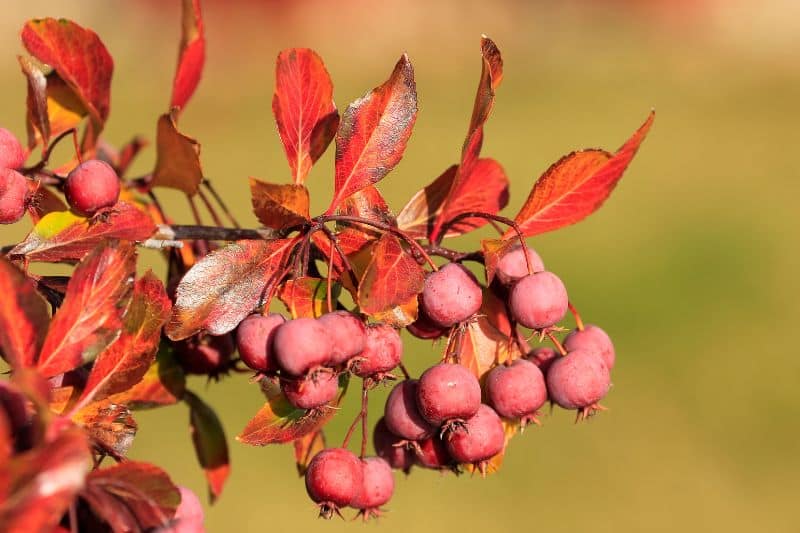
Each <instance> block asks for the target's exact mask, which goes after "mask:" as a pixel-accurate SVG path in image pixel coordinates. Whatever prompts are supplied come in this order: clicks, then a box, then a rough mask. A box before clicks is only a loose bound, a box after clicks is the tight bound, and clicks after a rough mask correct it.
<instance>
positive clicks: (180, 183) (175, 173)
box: [150, 109, 203, 196]
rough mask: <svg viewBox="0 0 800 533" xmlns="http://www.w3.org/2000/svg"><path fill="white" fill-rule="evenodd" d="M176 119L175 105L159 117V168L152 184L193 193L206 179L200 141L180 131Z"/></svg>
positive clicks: (157, 139) (157, 137)
mask: <svg viewBox="0 0 800 533" xmlns="http://www.w3.org/2000/svg"><path fill="white" fill-rule="evenodd" d="M176 120H177V111H176V110H175V109H173V110H172V111H171V112H170V113H165V114H164V115H161V117H159V119H158V131H157V133H156V168H155V170H153V176H152V179H151V181H150V185H151V186H152V187H169V188H171V189H178V190H179V191H183V192H185V193H186V194H188V195H189V196H194V195H195V194H197V189H198V188H199V187H200V183H202V181H203V169H202V167H201V166H200V143H198V142H197V141H196V140H194V139H192V138H191V137H188V136H186V135H184V134H183V133H181V132H179V131H178V125H177V123H176Z"/></svg>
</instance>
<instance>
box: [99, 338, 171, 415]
mask: <svg viewBox="0 0 800 533" xmlns="http://www.w3.org/2000/svg"><path fill="white" fill-rule="evenodd" d="M185 390H186V375H185V374H184V372H183V368H181V366H180V364H178V361H176V360H175V356H174V355H173V354H172V349H171V347H170V346H168V345H167V344H166V343H164V344H162V347H161V349H160V350H159V351H158V354H157V355H156V360H155V361H154V362H153V364H151V365H150V368H148V369H147V372H145V374H144V376H143V377H142V379H141V381H139V383H137V384H136V385H134V386H133V387H131V388H130V389H128V390H126V391H123V392H120V393H118V394H114V395H113V396H111V397H109V401H111V402H113V403H117V404H124V405H127V406H128V407H130V408H131V409H147V408H151V407H159V406H163V405H173V404H175V403H177V402H178V401H180V400H181V398H183V394H184V391H185Z"/></svg>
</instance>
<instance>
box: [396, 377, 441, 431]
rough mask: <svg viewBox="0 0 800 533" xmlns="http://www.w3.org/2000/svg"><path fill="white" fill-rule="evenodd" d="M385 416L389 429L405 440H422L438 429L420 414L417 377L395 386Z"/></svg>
mask: <svg viewBox="0 0 800 533" xmlns="http://www.w3.org/2000/svg"><path fill="white" fill-rule="evenodd" d="M383 416H384V420H385V422H386V427H388V428H389V431H391V432H392V433H394V434H395V435H397V436H398V437H401V438H403V439H405V440H410V441H416V440H421V439H424V438H427V437H430V436H431V435H432V434H433V433H434V431H436V428H435V427H433V426H431V425H430V424H429V423H428V422H427V421H426V420H425V419H424V418H422V415H421V414H419V408H418V407H417V380H415V379H407V380H405V381H401V382H400V383H398V384H397V385H395V386H394V388H393V389H392V392H390V393H389V396H388V397H387V398H386V407H385V409H384V414H383Z"/></svg>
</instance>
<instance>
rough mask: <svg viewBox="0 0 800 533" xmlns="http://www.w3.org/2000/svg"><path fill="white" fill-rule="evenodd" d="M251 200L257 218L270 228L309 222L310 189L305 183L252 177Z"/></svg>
mask: <svg viewBox="0 0 800 533" xmlns="http://www.w3.org/2000/svg"><path fill="white" fill-rule="evenodd" d="M250 200H251V202H252V203H253V212H254V213H255V215H256V218H258V220H259V222H261V223H262V224H263V225H264V226H266V227H268V228H273V229H277V230H281V229H286V228H291V227H292V226H297V225H300V224H305V223H307V222H309V214H308V209H309V207H308V205H309V197H308V189H306V187H305V186H304V185H295V184H287V183H285V184H275V183H267V182H265V181H260V180H257V179H255V178H250Z"/></svg>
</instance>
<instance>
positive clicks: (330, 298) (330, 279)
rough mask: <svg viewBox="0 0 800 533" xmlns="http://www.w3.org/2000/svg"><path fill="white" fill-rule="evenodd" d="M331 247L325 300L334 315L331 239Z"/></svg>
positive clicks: (331, 249) (329, 310) (331, 248)
mask: <svg viewBox="0 0 800 533" xmlns="http://www.w3.org/2000/svg"><path fill="white" fill-rule="evenodd" d="M330 241H331V247H330V249H329V251H328V282H327V283H326V287H325V298H326V299H327V301H328V312H329V313H333V296H332V295H331V294H332V290H331V287H332V286H333V250H334V248H333V239H330Z"/></svg>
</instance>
